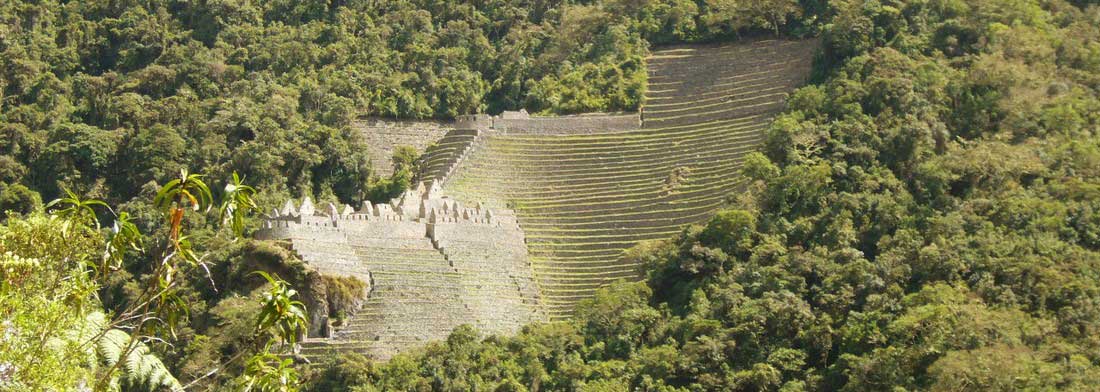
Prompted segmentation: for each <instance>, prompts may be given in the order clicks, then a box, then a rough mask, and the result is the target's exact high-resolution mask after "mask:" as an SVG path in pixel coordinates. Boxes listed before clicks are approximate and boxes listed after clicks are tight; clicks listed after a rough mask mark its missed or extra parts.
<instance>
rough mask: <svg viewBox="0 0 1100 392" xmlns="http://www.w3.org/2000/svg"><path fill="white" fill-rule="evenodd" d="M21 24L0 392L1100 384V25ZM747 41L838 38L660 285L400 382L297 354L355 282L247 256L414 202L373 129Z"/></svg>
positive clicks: (542, 105)
mask: <svg viewBox="0 0 1100 392" xmlns="http://www.w3.org/2000/svg"><path fill="white" fill-rule="evenodd" d="M0 19H3V21H4V23H3V24H0V51H2V53H3V56H0V63H2V64H3V67H2V68H0V72H2V74H0V91H2V96H0V130H2V133H0V135H2V136H3V138H2V139H0V149H2V151H0V152H2V153H3V155H2V158H0V163H2V164H0V168H2V169H3V170H2V171H0V176H2V178H0V182H2V183H3V190H2V191H0V207H2V208H3V209H4V211H5V215H6V221H5V223H4V225H3V226H2V227H0V253H2V255H0V331H2V332H0V333H2V334H0V390H11V391H24V390H89V389H94V390H127V391H129V390H157V389H169V390H171V389H180V388H184V387H186V388H187V389H191V390H233V389H236V390H263V391H269V390H270V391H276V390H299V389H300V390H309V391H343V390H357V391H374V390H447V391H465V390H492V391H542V390H592V391H625V390H657V391H699V390H716V391H718V390H721V391H728V390H743V391H755V390H783V391H799V390H809V391H831V390H849V391H863V390H898V391H900V390H975V391H988V390H1001V391H1015V390H1092V389H1095V385H1098V384H1100V367H1098V365H1100V354H1098V353H1100V135H1098V133H1100V125H1098V123H1100V99H1098V91H1100V6H1098V5H1096V4H1095V2H1090V1H1063V0H1049V1H1038V0H1031V1H1029V0H980V1H952V0H919V1H886V2H876V1H792V0H779V1H761V2H747V1H736V0H698V1H693V0H683V1H676V0H671V1H664V0H651V1H646V0H642V1H621V2H613V1H594V2H577V3H574V2H521V1H514V2H512V1H499V2H475V3H471V2H442V1H441V2H383V1H374V2H348V3H347V4H345V3H344V2H291V1H285V2H284V1H274V2H262V3H261V2H248V1H232V2H229V1H227V2H213V1H206V2H176V1H147V2H133V3H128V2H124V1H120V2H50V1H43V2H30V1H6V2H3V3H0ZM750 34H773V35H774V34H779V35H783V36H812V37H820V39H821V42H822V44H821V46H822V50H821V51H822V52H821V53H820V55H819V58H818V61H817V62H816V65H815V74H816V79H815V81H814V83H813V84H812V85H809V86H806V87H803V88H801V89H799V90H798V91H797V92H795V93H794V94H792V95H791V97H790V98H789V100H788V107H787V108H786V109H785V111H784V112H783V113H782V114H781V115H780V116H779V117H778V118H777V119H776V121H774V122H773V124H772V125H771V126H770V128H769V130H768V131H767V142H766V144H765V148H764V149H763V151H761V152H759V153H757V154H753V155H751V156H750V157H749V158H747V159H746V164H745V167H744V170H743V173H744V175H745V176H747V177H748V178H749V179H750V180H751V181H750V183H749V185H748V186H747V189H746V191H745V193H744V195H743V196H741V197H739V198H738V199H737V200H736V201H735V202H734V203H733V208H731V209H728V210H726V211H724V212H721V213H719V214H718V215H717V216H716V217H715V218H714V219H712V220H711V221H710V222H709V223H708V224H706V225H703V226H697V227H690V228H687V229H685V230H684V231H683V232H682V233H681V234H679V235H677V236H675V237H674V238H670V239H667V240H657V241H652V242H648V243H645V244H643V245H641V246H639V247H636V248H634V249H632V250H630V251H629V257H632V258H634V259H635V260H636V261H637V262H638V263H640V264H643V265H645V266H646V270H647V273H648V278H647V280H646V281H645V282H640V283H618V284H614V285H612V286H611V287H608V288H605V289H602V290H600V291H598V293H597V296H596V298H595V299H592V300H588V301H585V302H584V303H582V304H580V305H578V307H577V314H576V315H575V317H574V318H572V319H569V320H566V321H559V322H552V323H544V324H533V325H530V326H528V327H526V328H525V329H524V330H523V332H521V333H520V334H518V335H517V336H513V337H499V336H493V337H484V336H481V335H480V334H479V333H478V332H476V331H473V330H471V329H468V328H459V329H458V330H456V331H455V332H454V333H453V334H452V335H451V336H450V338H449V339H448V340H447V341H446V342H440V343H435V344H430V345H429V346H428V347H426V348H424V349H422V350H419V351H414V352H410V353H407V354H401V355H398V356H396V357H394V358H393V359H391V360H390V361H388V362H385V363H376V362H371V361H368V360H365V359H363V358H359V357H356V356H354V355H348V356H344V357H338V358H333V359H332V360H331V361H328V362H324V363H315V364H300V363H294V362H293V361H292V360H291V359H289V358H287V357H283V356H279V355H278V354H277V351H276V348H277V347H278V346H279V345H280V344H286V343H289V344H293V343H294V342H295V340H296V339H297V336H300V333H299V331H300V330H301V329H303V328H305V326H304V324H305V323H306V320H305V319H306V317H307V315H305V314H303V313H305V312H307V311H309V312H315V311H318V309H320V311H323V312H327V313H331V314H332V315H333V316H334V317H337V316H339V315H340V314H342V313H343V312H346V311H347V310H348V309H351V308H353V307H354V302H355V301H357V299H356V298H355V296H354V294H352V293H354V292H356V291H357V290H361V286H357V285H361V284H362V283H361V282H358V281H354V280H348V279H340V278H333V277H325V276H319V275H317V274H316V273H315V272H311V271H310V270H309V268H308V267H307V266H305V265H303V264H302V263H301V262H300V261H298V260H296V259H295V258H294V256H292V255H291V254H289V253H288V252H287V251H286V250H285V249H283V248H280V247H278V246H275V245H272V244H270V243H266V242H262V241H254V240H249V239H247V234H248V233H249V231H250V230H251V228H253V227H255V225H256V223H255V222H256V220H255V216H256V209H257V207H259V208H263V209H264V210H267V209H269V208H271V207H274V206H275V200H284V199H285V198H286V197H288V196H305V195H313V196H315V197H320V198H323V199H328V200H336V199H339V200H342V201H345V202H352V201H355V200H358V199H361V198H362V197H363V196H365V195H367V194H369V192H370V191H371V190H372V187H375V186H391V185H392V182H387V181H386V180H372V177H378V176H388V175H389V174H390V173H372V172H371V171H370V168H369V167H368V166H367V163H366V162H368V161H367V159H366V157H365V156H364V155H363V154H364V153H363V151H364V149H363V148H361V147H362V146H361V143H362V142H361V141H359V140H357V139H356V136H354V134H353V133H352V132H350V130H349V128H348V123H349V121H350V119H351V118H352V117H354V116H358V115H369V114H378V115H393V116H401V117H448V116H452V115H455V114H463V113H471V112H476V111H489V112H494V111H498V110H502V109H512V108H519V107H526V108H528V109H529V110H532V111H540V112H547V113H571V112H581V111H591V110H602V111H616V110H633V109H636V108H638V107H639V106H642V107H644V102H642V101H641V97H642V96H643V94H644V90H645V82H646V80H645V78H646V75H645V67H644V56H645V54H646V52H647V51H649V50H650V47H651V46H653V47H655V46H657V45H660V44H666V43H678V42H697V41H732V40H737V39H738V37H739V36H740V35H750ZM406 162H408V160H407V161H406ZM399 166H400V165H399ZM185 168H188V169H191V170H192V171H194V172H199V173H204V174H205V177H195V176H194V175H191V174H189V173H187V172H185V173H183V174H182V175H181V174H180V170H181V169H185ZM409 170H411V169H409ZM234 172H237V173H239V174H241V175H242V177H243V182H242V180H240V178H235V177H236V176H234V175H233V173H234ZM398 174H400V173H398ZM406 174H407V172H406ZM399 179H400V178H399ZM387 180H392V179H387ZM405 181H407V179H405ZM226 184H228V185H227V186H225V187H224V188H223V187H222V186H223V185H226ZM245 184H250V185H253V186H255V187H256V190H255V191H254V190H253V189H252V188H251V187H248V186H247V185H245ZM64 189H69V190H71V191H72V193H71V194H70V193H67V192H65V191H64ZM55 198H60V199H58V201H57V202H56V203H53V204H52V205H50V206H49V207H48V208H47V207H45V206H43V205H42V204H43V203H42V200H53V199H55ZM96 199H104V200H106V201H107V203H106V204H103V203H100V202H98V201H97V200H96ZM108 204H109V205H110V206H111V208H107V205H108ZM192 207H193V208H192ZM97 218H98V219H97ZM143 233H144V234H143ZM254 270H261V271H266V272H267V273H268V275H271V276H272V278H271V279H270V280H267V279H264V278H265V277H264V276H262V275H253V274H251V271H254ZM280 278H281V279H285V280H286V281H285V282H284V281H282V280H280ZM144 315H150V316H153V317H149V318H142V317H141V316H144ZM135 316H136V317H135Z"/></svg>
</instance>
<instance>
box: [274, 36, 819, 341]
mask: <svg viewBox="0 0 1100 392" xmlns="http://www.w3.org/2000/svg"><path fill="white" fill-rule="evenodd" d="M816 45H817V42H816V41H815V40H802V41H798V40H782V39H762V40H753V41H747V42H743V43H737V44H724V45H691V46H687V45H685V46H675V47H664V48H657V49H654V50H653V51H652V54H651V55H650V56H649V57H648V58H647V63H648V65H647V66H648V74H649V75H648V80H649V83H648V90H647V91H646V93H645V101H644V104H643V105H642V109H641V111H640V112H639V113H617V114H598V113H594V114H586V115H575V116H559V117H543V116H536V115H532V114H528V113H527V112H526V111H519V112H504V113H501V114H500V115H496V116H490V115H483V114H476V115H466V116H460V117H458V118H457V119H455V121H453V122H439V121H413V120H407V121H406V120H401V121H396V120H386V119H363V120H361V121H360V122H359V123H358V124H357V127H358V129H359V130H360V131H361V132H362V133H363V134H364V136H365V137H366V138H367V139H368V140H369V141H370V145H371V146H372V148H375V149H377V151H372V156H374V157H387V156H389V152H390V151H392V150H393V148H394V146H397V145H409V146H413V147H414V148H416V149H418V150H419V151H420V152H421V153H422V154H423V155H422V158H421V162H420V167H421V171H420V172H419V173H417V183H418V186H417V187H416V189H412V190H409V191H407V192H405V193H404V194H403V195H402V196H401V197H399V198H397V199H394V200H392V201H391V202H389V203H385V204H374V205H372V204H371V203H369V202H364V203H363V204H362V205H356V206H350V205H344V206H337V205H324V206H321V205H314V203H313V202H312V201H311V200H309V199H308V198H307V199H304V200H291V201H287V203H286V205H285V207H284V208H283V209H282V210H276V211H271V212H270V213H269V214H268V216H267V218H266V221H265V223H264V228H263V230H261V231H260V232H259V234H258V236H259V237H260V238H262V239H273V240H279V241H281V242H282V243H284V244H286V246H288V247H289V248H290V249H292V250H293V251H294V252H296V253H297V254H298V255H299V256H300V257H301V258H302V259H303V260H304V261H305V262H307V263H308V264H310V265H312V266H314V267H315V268H316V269H318V270H320V271H322V272H324V273H326V274H335V275H351V276H356V277H358V278H360V279H361V280H362V281H364V282H366V283H368V286H369V289H368V290H369V294H368V297H367V300H366V302H365V304H364V305H363V306H362V308H361V309H360V310H359V311H358V312H357V313H356V314H354V315H353V316H351V317H350V318H349V319H348V320H347V321H346V322H345V323H344V324H343V325H340V326H337V327H332V328H330V327H328V326H325V327H324V328H315V329H316V330H318V331H320V332H318V333H316V335H317V336H310V337H309V338H308V339H307V340H306V341H305V342H304V344H303V345H302V349H301V350H302V354H304V355H306V356H307V357H308V356H310V355H320V354H324V353H326V352H329V351H331V350H351V351H356V352H360V353H363V354H366V355H368V356H370V357H373V358H377V359H386V358H389V357H391V356H392V355H394V354H395V353H398V352H400V351H402V350H405V349H408V348H410V347H415V346H417V345H422V344H424V343H426V342H429V341H433V340H440V339H444V338H446V336H447V335H448V334H449V333H450V331H451V330H452V329H454V328H455V327H456V326H459V325H462V324H470V325H473V326H475V327H477V328H478V329H479V330H481V331H484V332H486V333H491V334H509V333H514V332H515V331H516V330H517V329H518V328H520V327H521V326H523V325H525V324H527V323H530V322H534V321H546V320H557V319H562V318H567V317H569V316H570V314H571V312H572V310H573V308H574V306H575V305H576V304H577V303H578V302H579V301H582V300H584V299H586V298H590V297H592V296H593V294H594V292H595V291H596V290H597V289H598V288H600V287H602V286H605V285H607V284H609V283H610V282H613V281H616V280H620V279H626V280H639V279H642V278H643V276H642V271H641V268H640V266H639V265H635V264H632V263H631V262H629V261H627V260H624V258H623V257H622V256H623V252H624V251H625V250H627V249H628V248H630V247H632V246H634V245H636V244H638V243H639V242H641V241H645V240H651V239H662V238H668V237H670V236H673V235H675V234H676V233H677V232H679V231H681V230H682V229H683V228H684V227H685V226H686V225H690V224H695V223H700V222H703V221H705V220H707V219H709V218H710V217H711V216H712V215H713V214H714V213H715V211H717V210H718V209H720V208H722V207H724V206H727V205H728V204H729V203H730V201H731V200H732V199H733V198H734V197H736V196H737V193H738V191H739V189H740V186H741V184H742V180H741V179H740V178H739V176H738V173H739V170H740V167H741V164H742V158H743V157H744V156H745V155H746V154H747V153H749V152H752V151H754V150H756V149H758V148H759V146H760V144H761V142H762V141H763V139H764V132H765V129H766V128H767V127H768V126H769V123H770V121H771V119H772V117H773V116H774V115H775V114H776V113H777V112H779V111H780V110H781V109H782V108H783V107H784V104H785V99H786V98H787V96H788V94H789V93H790V92H792V91H793V90H794V89H795V88H796V87H798V86H799V85H801V84H803V83H805V82H806V80H807V78H808V77H809V73H810V70H811V65H812V60H813V59H812V58H811V56H812V54H813V53H814V52H815V47H816ZM375 164H376V165H377V166H379V167H388V165H389V163H388V162H383V161H379V162H376V163H375Z"/></svg>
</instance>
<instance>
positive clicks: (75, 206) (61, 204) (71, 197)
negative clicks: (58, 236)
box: [46, 189, 111, 234]
mask: <svg viewBox="0 0 1100 392" xmlns="http://www.w3.org/2000/svg"><path fill="white" fill-rule="evenodd" d="M55 207H56V208H55ZM93 207H103V208H106V209H107V210H108V211H110V210H111V207H110V206H108V205H107V203H104V202H103V201H100V200H96V199H84V198H81V197H80V196H78V195H77V194H75V193H73V191H70V190H69V189H65V197H61V198H57V199H54V200H53V201H51V202H49V204H46V209H47V210H52V213H53V215H54V216H57V217H58V218H61V219H63V220H64V222H63V223H62V226H61V227H62V230H63V231H64V232H65V234H68V232H69V230H70V229H71V228H72V225H74V224H76V225H85V226H95V228H96V229H97V230H98V229H99V219H98V218H96V215H95V208H93Z"/></svg>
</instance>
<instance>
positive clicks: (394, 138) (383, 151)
mask: <svg viewBox="0 0 1100 392" xmlns="http://www.w3.org/2000/svg"><path fill="white" fill-rule="evenodd" d="M351 126H352V128H353V129H355V130H357V131H359V133H361V134H362V135H363V138H364V140H365V141H366V144H367V149H368V151H369V153H370V159H371V166H372V167H374V171H375V173H378V174H382V175H388V174H389V173H391V172H393V163H392V162H390V158H391V157H392V156H393V150H394V148H395V147H397V146H402V145H404V146H412V147H413V148H415V149H416V151H417V152H419V153H423V152H424V151H425V150H426V149H427V148H428V146H431V145H432V143H435V142H436V141H437V140H439V139H441V138H443V135H446V134H447V132H448V131H450V130H452V129H454V128H455V124H453V123H451V122H448V121H435V120H392V119H383V118H373V117H372V118H363V119H359V120H356V121H354V122H352V124H351Z"/></svg>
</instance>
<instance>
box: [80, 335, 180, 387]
mask: <svg viewBox="0 0 1100 392" xmlns="http://www.w3.org/2000/svg"><path fill="white" fill-rule="evenodd" d="M129 343H130V335H129V334H127V333H126V332H125V331H122V330H119V329H112V330H110V331H107V332H106V333H104V334H103V337H102V338H100V339H99V342H98V344H97V347H98V348H99V355H100V357H102V358H103V360H104V361H105V362H106V363H107V366H115V364H117V363H118V362H119V361H122V364H121V366H119V368H120V369H122V377H121V378H122V379H123V381H125V383H126V384H127V385H130V386H133V387H144V388H145V389H146V390H148V391H157V390H160V389H161V388H167V389H169V390H172V391H182V390H183V385H182V384H180V382H179V380H176V378H175V377H174V376H172V373H171V372H169V371H168V367H167V366H164V362H161V360H160V358H157V356H156V354H154V353H153V352H152V350H150V349H149V347H148V346H146V345H145V343H137V345H136V346H135V347H134V349H133V350H130V353H128V354H127V355H126V357H125V358H121V357H122V354H123V351H124V350H125V349H126V346H127V345H128V344H129Z"/></svg>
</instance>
